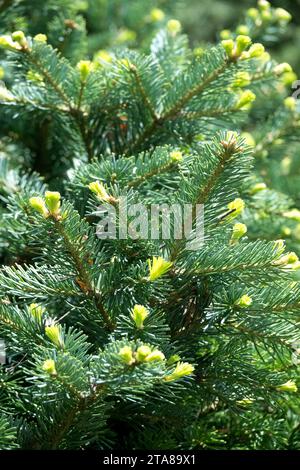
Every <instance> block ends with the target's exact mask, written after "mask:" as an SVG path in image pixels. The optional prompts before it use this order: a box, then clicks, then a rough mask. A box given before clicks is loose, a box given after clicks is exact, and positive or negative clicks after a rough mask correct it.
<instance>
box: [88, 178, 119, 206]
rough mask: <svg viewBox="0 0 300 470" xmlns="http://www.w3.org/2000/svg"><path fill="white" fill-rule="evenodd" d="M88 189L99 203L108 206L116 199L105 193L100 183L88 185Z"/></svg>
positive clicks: (94, 182) (95, 182)
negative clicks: (105, 203)
mask: <svg viewBox="0 0 300 470" xmlns="http://www.w3.org/2000/svg"><path fill="white" fill-rule="evenodd" d="M89 189H90V190H91V191H92V192H93V193H94V194H96V196H97V198H98V199H99V200H100V201H103V202H108V203H109V204H114V203H115V202H116V199H115V198H114V197H112V196H110V195H109V194H108V192H107V191H106V189H105V187H104V184H103V183H101V182H100V181H93V182H92V183H90V184H89Z"/></svg>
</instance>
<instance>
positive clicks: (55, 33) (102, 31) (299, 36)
mask: <svg viewBox="0 0 300 470" xmlns="http://www.w3.org/2000/svg"><path fill="white" fill-rule="evenodd" d="M271 4H272V6H274V7H281V8H285V9H287V10H288V11H289V12H290V13H291V14H292V15H293V20H292V22H291V23H290V25H289V28H288V30H287V33H286V34H285V35H284V36H283V37H282V38H281V40H280V42H277V43H276V44H273V45H272V52H273V55H274V58H276V59H278V60H279V61H281V60H282V58H283V57H284V61H285V62H289V63H291V65H292V66H293V68H294V69H295V70H296V71H298V72H300V56H299V52H298V44H299V41H300V0H273V1H272V2H271ZM254 7H256V1H255V0H243V1H239V0H48V1H45V2H41V1H40V0H0V23H1V25H2V28H3V26H4V27H5V28H6V29H7V31H1V33H6V32H11V31H14V30H18V29H21V30H24V31H25V32H26V33H27V34H29V35H35V34H37V33H40V32H43V33H45V34H47V36H48V39H49V41H50V42H51V43H52V44H53V45H55V46H56V47H58V48H59V49H60V50H61V51H62V52H63V54H64V55H66V56H69V57H72V59H73V60H76V58H77V57H82V55H83V54H86V55H89V56H93V55H94V54H95V53H97V52H98V51H99V50H100V51H102V50H103V49H110V48H114V47H118V46H120V45H122V46H124V45H125V46H127V47H136V46H139V47H141V46H142V47H145V48H147V46H148V45H149V42H150V38H151V37H153V34H154V33H155V31H156V30H158V29H160V28H161V27H162V26H164V25H165V24H166V22H167V21H168V20H169V19H170V18H176V19H178V20H180V22H181V23H182V26H183V31H184V32H185V33H187V34H188V36H189V39H190V41H191V44H192V45H193V46H194V47H202V46H204V45H205V44H207V43H212V42H215V41H216V39H218V37H219V32H220V31H221V30H223V29H224V28H225V29H230V30H232V31H234V30H235V28H236V26H237V25H238V24H239V23H240V21H241V18H243V16H244V14H245V11H246V10H247V9H248V8H254ZM16 13H18V14H16ZM85 32H87V37H86V39H85V40H83V37H84V36H85ZM74 50H75V51H76V54H75V55H74Z"/></svg>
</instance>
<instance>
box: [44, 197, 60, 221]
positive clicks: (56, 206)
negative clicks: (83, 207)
mask: <svg viewBox="0 0 300 470" xmlns="http://www.w3.org/2000/svg"><path fill="white" fill-rule="evenodd" d="M60 199H61V196H60V193H59V192H57V191H46V192H45V202H46V205H47V207H48V209H49V212H50V214H51V215H53V216H57V215H58V214H59V213H60Z"/></svg>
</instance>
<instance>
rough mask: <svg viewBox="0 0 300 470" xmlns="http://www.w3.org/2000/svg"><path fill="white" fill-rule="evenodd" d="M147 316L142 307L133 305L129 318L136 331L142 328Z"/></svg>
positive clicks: (144, 308)
mask: <svg viewBox="0 0 300 470" xmlns="http://www.w3.org/2000/svg"><path fill="white" fill-rule="evenodd" d="M148 316H149V311H148V310H147V309H146V307H144V306H143V305H135V306H134V307H133V309H132V310H131V318H132V319H133V320H134V322H135V325H136V327H137V328H138V329H142V328H144V320H146V318H147V317H148Z"/></svg>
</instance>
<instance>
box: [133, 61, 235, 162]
mask: <svg viewBox="0 0 300 470" xmlns="http://www.w3.org/2000/svg"><path fill="white" fill-rule="evenodd" d="M229 63H230V62H228V60H226V61H225V62H224V64H223V65H221V66H220V67H219V68H217V69H216V70H214V71H213V72H212V73H211V74H210V75H209V76H208V77H207V78H206V79H205V80H204V81H203V82H200V83H199V84H198V85H196V86H195V87H194V88H192V89H191V90H189V91H188V92H187V93H186V94H185V95H183V96H182V97H181V98H180V99H179V100H178V102H177V103H175V104H174V105H173V106H172V107H171V108H170V109H169V110H167V111H166V112H165V113H164V114H163V115H161V116H159V117H158V118H156V119H153V120H152V122H151V123H150V124H149V125H148V126H147V127H145V129H144V131H143V132H142V134H140V136H139V137H138V138H137V140H136V141H135V142H133V143H132V144H131V145H130V147H129V148H127V149H126V150H125V151H124V153H125V155H127V154H128V152H131V153H134V152H135V151H137V150H139V148H140V146H141V144H142V143H143V142H145V141H147V140H148V139H149V138H150V137H151V136H152V135H153V134H154V133H155V131H156V130H157V129H158V128H159V127H160V126H162V125H163V124H164V123H165V122H167V121H168V120H169V119H171V118H173V117H174V116H176V115H177V114H178V113H179V112H180V110H181V109H183V108H184V107H185V106H186V105H187V103H189V101H191V100H192V98H194V97H195V96H199V95H201V93H203V92H204V91H205V89H206V88H207V87H208V86H209V85H210V84H211V83H212V82H214V81H215V80H216V79H217V78H218V77H219V76H220V75H221V74H222V73H223V72H224V71H225V70H226V68H227V66H228V64H229Z"/></svg>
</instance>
